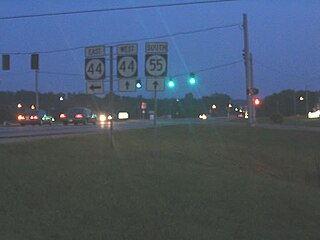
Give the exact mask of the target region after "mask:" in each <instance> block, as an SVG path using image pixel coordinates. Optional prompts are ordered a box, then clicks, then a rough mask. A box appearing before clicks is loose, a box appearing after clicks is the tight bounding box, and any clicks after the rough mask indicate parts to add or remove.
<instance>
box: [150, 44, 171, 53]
mask: <svg viewBox="0 0 320 240" xmlns="http://www.w3.org/2000/svg"><path fill="white" fill-rule="evenodd" d="M146 54H168V43H167V42H147V43H146Z"/></svg>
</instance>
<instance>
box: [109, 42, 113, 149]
mask: <svg viewBox="0 0 320 240" xmlns="http://www.w3.org/2000/svg"><path fill="white" fill-rule="evenodd" d="M109 102H110V111H111V120H110V146H111V148H113V147H114V145H113V117H114V116H113V47H112V46H110V92H109Z"/></svg>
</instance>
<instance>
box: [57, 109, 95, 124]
mask: <svg viewBox="0 0 320 240" xmlns="http://www.w3.org/2000/svg"><path fill="white" fill-rule="evenodd" d="M59 118H60V121H61V122H62V123H63V124H64V125H68V123H73V124H74V125H77V124H79V123H80V124H83V125H86V124H88V123H92V124H94V125H95V124H96V122H97V115H96V114H94V113H92V111H91V110H90V109H89V108H84V107H74V108H69V109H68V110H67V111H66V112H65V113H61V114H60V115H59Z"/></svg>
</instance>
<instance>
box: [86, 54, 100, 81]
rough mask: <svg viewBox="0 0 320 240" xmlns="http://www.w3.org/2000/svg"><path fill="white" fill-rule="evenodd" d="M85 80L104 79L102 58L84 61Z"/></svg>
mask: <svg viewBox="0 0 320 240" xmlns="http://www.w3.org/2000/svg"><path fill="white" fill-rule="evenodd" d="M85 65H86V66H85V77H86V80H103V79H105V59H104V58H86V60H85Z"/></svg>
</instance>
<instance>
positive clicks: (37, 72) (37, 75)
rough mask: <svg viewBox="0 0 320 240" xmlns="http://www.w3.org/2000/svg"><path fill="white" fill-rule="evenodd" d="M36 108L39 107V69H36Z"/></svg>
mask: <svg viewBox="0 0 320 240" xmlns="http://www.w3.org/2000/svg"><path fill="white" fill-rule="evenodd" d="M35 91H36V109H39V108H40V106H39V69H36V70H35Z"/></svg>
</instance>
